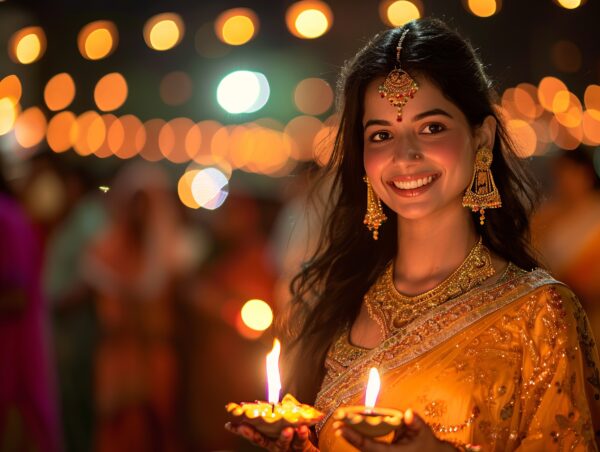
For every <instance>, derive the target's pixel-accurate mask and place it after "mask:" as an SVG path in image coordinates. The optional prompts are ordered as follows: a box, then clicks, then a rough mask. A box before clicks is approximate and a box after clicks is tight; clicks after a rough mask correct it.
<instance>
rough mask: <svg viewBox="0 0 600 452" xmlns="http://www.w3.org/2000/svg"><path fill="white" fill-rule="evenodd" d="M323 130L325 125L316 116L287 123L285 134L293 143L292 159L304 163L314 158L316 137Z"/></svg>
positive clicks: (302, 117)
mask: <svg viewBox="0 0 600 452" xmlns="http://www.w3.org/2000/svg"><path fill="white" fill-rule="evenodd" d="M322 128H323V123H322V122H321V121H319V119H318V118H315V117H314V116H297V117H295V118H293V119H292V120H290V122H288V123H287V125H286V126H285V129H284V133H285V134H286V135H287V136H288V137H289V138H290V139H291V141H292V149H291V157H292V158H294V159H296V160H299V161H303V160H311V159H312V158H313V142H314V140H315V136H316V135H317V133H319V131H320V130H321V129H322Z"/></svg>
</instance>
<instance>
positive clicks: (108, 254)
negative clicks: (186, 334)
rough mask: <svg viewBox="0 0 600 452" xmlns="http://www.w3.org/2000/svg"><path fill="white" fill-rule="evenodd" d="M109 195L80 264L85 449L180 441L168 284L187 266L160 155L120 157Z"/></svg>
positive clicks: (168, 445)
mask: <svg viewBox="0 0 600 452" xmlns="http://www.w3.org/2000/svg"><path fill="white" fill-rule="evenodd" d="M109 195H110V198H109V199H110V205H109V208H110V211H109V220H108V223H107V226H106V228H105V229H104V230H102V231H101V232H100V234H99V235H98V237H96V238H95V240H94V243H93V244H92V246H91V247H90V249H89V251H88V253H87V256H86V258H85V261H84V268H83V275H84V278H85V280H86V282H87V284H89V286H90V287H91V288H92V290H93V291H94V293H95V299H96V310H97V317H98V322H99V339H98V346H97V350H96V353H95V356H94V360H95V365H94V375H95V382H94V385H95V407H96V429H95V440H94V442H95V447H94V449H95V450H97V451H99V452H104V451H110V452H121V451H123V452H133V451H136V452H145V451H161V452H174V451H177V450H180V449H181V447H180V446H181V445H180V432H179V422H178V416H177V412H176V408H177V406H176V405H177V404H176V400H177V392H178V391H179V378H180V374H179V367H178V360H177V355H176V350H175V342H176V336H177V329H178V327H177V325H176V315H175V304H176V303H177V297H176V296H175V288H176V285H177V281H178V279H179V278H180V277H181V275H182V273H184V272H185V271H186V264H187V260H186V250H185V247H186V246H187V244H186V242H185V240H184V237H185V234H184V233H182V225H181V224H180V218H179V215H178V211H177V209H176V206H175V205H174V201H173V198H172V196H173V194H172V193H170V192H169V191H168V180H167V177H166V175H165V174H164V172H163V171H162V170H161V167H160V166H159V165H151V164H148V163H141V162H137V163H133V164H130V165H128V166H125V167H124V168H123V169H122V170H121V171H120V173H119V174H118V175H117V177H116V180H115V182H114V184H113V187H112V188H111V190H110V192H109Z"/></svg>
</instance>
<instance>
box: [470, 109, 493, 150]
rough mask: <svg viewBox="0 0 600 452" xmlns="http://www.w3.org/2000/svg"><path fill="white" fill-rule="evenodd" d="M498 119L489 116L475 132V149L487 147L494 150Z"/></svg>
mask: <svg viewBox="0 0 600 452" xmlns="http://www.w3.org/2000/svg"><path fill="white" fill-rule="evenodd" d="M496 124H497V123H496V118H495V117H493V116H492V115H489V116H487V117H486V118H485V119H484V120H483V122H482V123H481V125H480V126H479V127H478V128H477V130H475V145H476V146H475V149H479V148H482V147H486V148H488V149H494V140H495V138H496Z"/></svg>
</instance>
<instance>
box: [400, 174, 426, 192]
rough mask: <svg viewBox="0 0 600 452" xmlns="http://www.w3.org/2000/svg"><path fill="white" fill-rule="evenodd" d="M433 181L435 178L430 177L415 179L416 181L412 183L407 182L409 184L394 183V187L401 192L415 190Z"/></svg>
mask: <svg viewBox="0 0 600 452" xmlns="http://www.w3.org/2000/svg"><path fill="white" fill-rule="evenodd" d="M432 181H433V176H429V177H424V178H422V179H415V180H411V181H407V182H396V181H394V185H395V186H396V188H399V189H401V190H410V189H413V188H419V187H422V186H423V185H427V184H430V183H431V182H432Z"/></svg>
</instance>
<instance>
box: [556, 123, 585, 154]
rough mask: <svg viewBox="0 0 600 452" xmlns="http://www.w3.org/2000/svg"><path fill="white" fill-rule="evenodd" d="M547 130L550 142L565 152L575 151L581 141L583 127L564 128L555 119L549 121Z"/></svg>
mask: <svg viewBox="0 0 600 452" xmlns="http://www.w3.org/2000/svg"><path fill="white" fill-rule="evenodd" d="M549 129H550V137H551V138H552V141H554V143H555V144H556V145H557V146H558V147H560V148H562V149H565V150H567V151H570V150H573V149H576V148H577V146H579V145H580V144H581V142H582V140H583V127H581V126H579V127H574V128H568V127H565V126H563V125H562V124H560V123H559V122H558V121H557V120H556V118H555V117H554V118H551V119H550V123H549Z"/></svg>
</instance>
